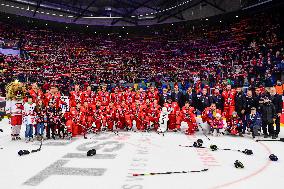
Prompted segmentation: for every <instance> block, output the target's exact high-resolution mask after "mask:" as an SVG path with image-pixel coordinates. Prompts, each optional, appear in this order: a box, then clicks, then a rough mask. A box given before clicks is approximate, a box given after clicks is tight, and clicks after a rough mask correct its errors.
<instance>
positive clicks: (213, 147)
mask: <svg viewBox="0 0 284 189" xmlns="http://www.w3.org/2000/svg"><path fill="white" fill-rule="evenodd" d="M210 149H211V150H212V151H216V150H218V147H217V146H216V145H215V144H212V145H210Z"/></svg>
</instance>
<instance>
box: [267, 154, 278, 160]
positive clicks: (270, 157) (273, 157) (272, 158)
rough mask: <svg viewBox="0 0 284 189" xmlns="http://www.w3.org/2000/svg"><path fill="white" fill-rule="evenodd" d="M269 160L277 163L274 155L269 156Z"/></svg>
mask: <svg viewBox="0 0 284 189" xmlns="http://www.w3.org/2000/svg"><path fill="white" fill-rule="evenodd" d="M269 159H270V160H271V161H278V157H277V156H276V155H274V154H271V155H270V156H269Z"/></svg>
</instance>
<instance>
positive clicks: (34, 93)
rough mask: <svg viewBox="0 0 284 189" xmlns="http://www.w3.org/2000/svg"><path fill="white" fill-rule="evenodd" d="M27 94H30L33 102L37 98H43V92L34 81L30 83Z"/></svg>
mask: <svg viewBox="0 0 284 189" xmlns="http://www.w3.org/2000/svg"><path fill="white" fill-rule="evenodd" d="M29 94H30V95H31V96H32V98H33V102H34V103H36V102H37V101H38V100H39V99H43V92H42V91H41V90H40V89H39V87H38V85H37V84H36V83H33V84H32V88H31V89H30V90H29Z"/></svg>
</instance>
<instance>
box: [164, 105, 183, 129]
mask: <svg viewBox="0 0 284 189" xmlns="http://www.w3.org/2000/svg"><path fill="white" fill-rule="evenodd" d="M164 107H167V109H168V112H169V125H168V130H171V131H176V130H177V129H178V127H177V126H178V125H179V123H178V119H177V118H178V117H179V112H180V108H179V105H178V103H177V102H172V100H171V99H168V103H166V104H164Z"/></svg>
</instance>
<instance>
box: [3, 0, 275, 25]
mask: <svg viewBox="0 0 284 189" xmlns="http://www.w3.org/2000/svg"><path fill="white" fill-rule="evenodd" d="M269 1H272V0H0V10H1V11H2V12H5V13H12V14H16V15H21V16H27V17H32V18H39V19H45V20H52V21H58V22H66V23H75V24H87V25H105V26H118V25H133V26H135V25H154V24H162V23H173V22H180V21H185V20H194V19H200V18H208V17H211V16H215V15H219V14H224V13H228V12H233V11H238V10H241V9H242V8H244V7H245V6H250V5H253V4H256V3H263V2H269Z"/></svg>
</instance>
